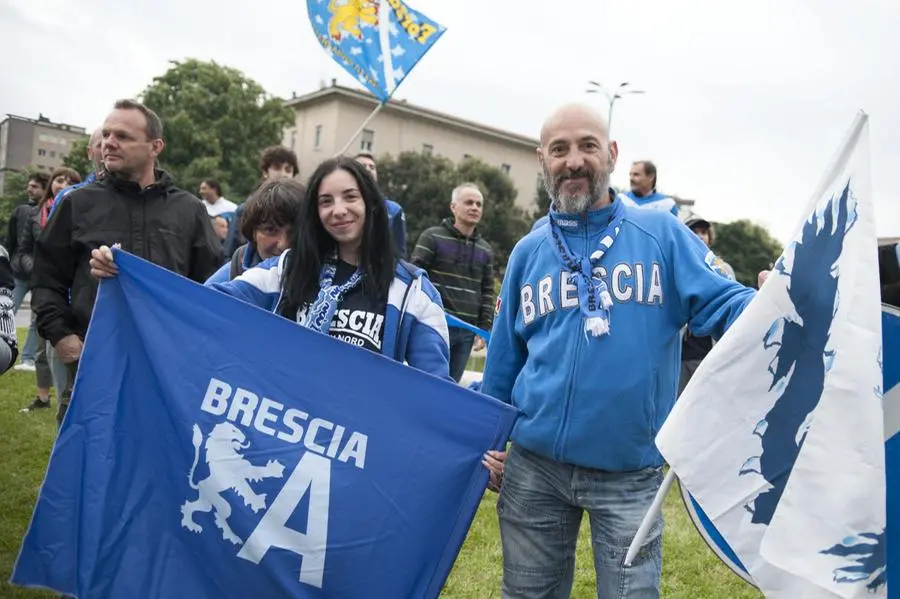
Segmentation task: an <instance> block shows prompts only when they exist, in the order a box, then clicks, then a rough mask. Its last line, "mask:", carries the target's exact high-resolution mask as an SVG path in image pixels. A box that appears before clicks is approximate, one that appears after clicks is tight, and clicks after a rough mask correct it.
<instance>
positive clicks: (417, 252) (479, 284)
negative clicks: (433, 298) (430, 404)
mask: <svg viewBox="0 0 900 599" xmlns="http://www.w3.org/2000/svg"><path fill="white" fill-rule="evenodd" d="M450 198H451V199H450V212H451V213H452V214H453V218H452V219H449V218H445V219H444V220H443V222H441V224H440V225H438V226H435V227H429V228H428V229H425V230H424V231H423V232H422V234H421V235H420V236H419V240H418V241H417V242H416V247H415V249H414V250H413V255H412V263H413V264H415V265H416V266H418V267H420V268H424V269H425V271H426V272H427V273H428V276H429V278H430V279H431V281H432V282H433V283H434V286H435V287H437V290H438V291H439V292H440V293H441V299H442V300H443V302H444V307H445V309H446V311H447V312H448V313H449V314H452V315H453V316H456V317H457V318H459V319H460V320H463V321H465V322H467V323H469V324H471V325H474V326H476V327H478V328H480V329H482V330H485V331H489V330H490V329H491V324H492V322H493V317H494V254H493V251H492V250H491V245H490V244H489V243H488V242H487V241H486V240H485V239H484V238H483V237H482V236H481V234H480V233H479V232H478V230H477V229H478V223H480V222H481V216H482V214H483V209H484V195H483V194H482V193H481V190H480V189H479V188H478V186H477V185H476V184H474V183H463V184H462V185H459V186H458V187H457V188H456V189H454V190H453V192H452V193H451V196H450ZM473 348H474V349H475V350H480V349H482V348H484V339H483V338H481V337H477V338H476V337H475V333H473V332H472V331H468V330H466V329H462V328H458V327H453V328H451V329H450V376H451V377H453V380H455V381H456V382H459V381H460V379H462V376H463V374H464V373H465V369H466V362H468V360H469V354H471V353H472V349H473Z"/></svg>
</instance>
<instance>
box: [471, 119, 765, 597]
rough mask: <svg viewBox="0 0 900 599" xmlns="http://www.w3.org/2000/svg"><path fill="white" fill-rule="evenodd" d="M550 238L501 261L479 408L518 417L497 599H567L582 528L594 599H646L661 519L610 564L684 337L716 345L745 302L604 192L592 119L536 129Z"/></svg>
mask: <svg viewBox="0 0 900 599" xmlns="http://www.w3.org/2000/svg"><path fill="white" fill-rule="evenodd" d="M540 141H541V145H540V147H539V148H538V149H537V158H538V163H539V164H540V166H541V169H542V171H543V179H544V186H545V187H546V190H547V193H548V194H549V196H550V198H551V200H552V206H551V209H550V214H549V217H550V218H549V222H548V224H547V225H546V226H543V227H541V228H539V229H537V230H535V231H532V232H531V233H530V234H528V235H527V236H526V237H525V238H523V239H522V240H521V241H520V242H519V243H518V244H517V245H516V247H515V248H514V249H513V252H512V255H511V256H510V258H509V263H508V265H507V269H506V274H505V277H504V280H503V286H502V290H501V293H500V299H499V301H498V302H497V310H496V316H495V318H494V327H493V332H492V334H491V341H490V345H489V347H488V352H487V363H486V365H485V372H484V379H483V384H482V392H483V393H486V394H488V395H491V396H493V397H495V398H497V399H499V400H501V401H504V402H507V403H511V404H513V405H515V406H516V407H518V408H519V409H520V410H521V414H520V416H519V418H518V420H517V422H516V426H515V428H514V430H513V433H512V436H511V441H512V442H511V445H510V448H509V453H508V454H507V453H503V452H489V453H488V454H487V455H486V456H485V459H484V463H485V466H486V467H487V468H488V469H489V470H490V471H491V478H490V486H491V488H493V489H495V490H497V489H499V492H500V497H499V500H498V503H497V514H498V516H499V519H500V535H501V540H502V544H503V589H502V596H503V597H504V599H559V598H563V597H569V596H570V594H571V590H572V584H573V579H574V573H575V547H576V543H577V539H578V531H579V527H580V524H581V520H582V518H583V515H584V513H585V512H587V514H588V517H589V518H590V523H591V543H592V546H593V550H594V568H595V569H596V572H597V597H598V598H600V599H612V598H620V597H629V598H635V599H644V598H656V597H659V588H660V573H661V571H662V544H661V535H662V527H663V523H662V518H661V517H660V518H659V519H658V521H657V522H655V523H654V525H653V527H652V528H651V530H650V532H649V534H648V535H647V539H646V541H645V544H644V545H643V547H642V548H641V551H640V552H639V553H638V556H637V558H636V559H635V560H634V563H633V564H632V565H631V566H630V567H628V568H626V567H624V566H623V565H622V564H623V561H624V558H625V554H626V552H627V550H628V546H629V544H630V542H631V539H632V538H634V536H635V533H636V532H637V529H638V526H639V525H640V522H641V519H642V518H643V517H644V515H645V514H646V513H647V510H648V508H649V507H650V504H651V503H652V501H653V498H654V496H655V495H656V492H657V490H658V489H659V486H660V483H661V482H662V479H663V458H662V456H661V455H660V453H659V451H657V449H656V446H655V445H654V438H655V437H656V433H657V431H658V430H659V429H660V427H661V426H662V424H663V421H664V420H665V419H666V416H667V415H668V413H669V411H670V410H671V408H672V406H673V405H674V403H675V397H676V392H677V389H678V378H679V374H680V353H681V336H680V331H681V328H682V327H683V326H685V325H688V326H689V327H690V329H691V331H692V332H693V333H694V334H696V335H701V336H705V335H713V336H714V337H716V338H718V337H719V336H721V335H722V334H723V333H724V332H725V330H726V329H727V328H728V327H729V326H731V324H732V323H733V322H734V321H735V320H736V319H737V317H738V316H739V315H740V313H741V312H742V311H743V310H744V308H745V307H746V306H747V305H748V303H749V302H750V301H751V300H752V298H753V297H754V295H755V292H754V291H753V290H752V289H748V288H747V287H744V286H743V285H741V284H740V283H737V282H734V281H730V280H728V279H726V278H724V277H722V276H720V275H719V274H718V273H717V272H715V271H714V270H713V269H712V267H710V266H709V264H710V263H712V261H711V256H710V252H709V250H708V249H707V248H706V246H704V245H703V243H702V242H701V241H700V240H699V239H697V237H696V236H695V235H694V234H693V233H691V231H690V230H689V229H688V228H687V227H685V226H684V225H683V224H681V223H680V222H678V221H677V220H676V219H674V218H672V217H671V216H670V215H668V214H666V213H665V212H662V211H656V210H642V209H639V208H637V207H633V206H626V205H624V203H623V201H622V200H621V199H619V198H616V195H615V193H614V192H613V191H612V190H610V188H609V178H610V175H611V174H612V171H613V169H614V168H615V166H616V159H617V157H618V146H617V145H616V142H614V141H611V140H610V139H609V134H608V128H607V125H606V122H605V121H604V119H603V118H602V117H601V116H600V115H599V114H597V112H596V111H594V110H593V109H592V108H590V107H587V106H584V105H580V104H571V105H566V106H563V107H562V108H560V109H559V110H557V111H555V112H554V113H553V114H552V115H550V117H549V118H548V119H547V120H546V122H545V123H544V126H543V128H542V129H541V139H540Z"/></svg>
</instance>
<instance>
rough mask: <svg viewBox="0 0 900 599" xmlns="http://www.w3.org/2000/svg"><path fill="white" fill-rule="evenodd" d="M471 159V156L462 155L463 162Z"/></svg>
mask: <svg viewBox="0 0 900 599" xmlns="http://www.w3.org/2000/svg"><path fill="white" fill-rule="evenodd" d="M471 157H472V156H471V155H469V154H463V160H468V159H469V158H471Z"/></svg>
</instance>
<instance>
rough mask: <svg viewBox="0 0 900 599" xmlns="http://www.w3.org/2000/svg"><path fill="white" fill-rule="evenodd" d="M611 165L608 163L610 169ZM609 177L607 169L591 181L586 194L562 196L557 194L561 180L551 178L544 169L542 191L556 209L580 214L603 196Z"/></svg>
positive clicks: (566, 212)
mask: <svg viewBox="0 0 900 599" xmlns="http://www.w3.org/2000/svg"><path fill="white" fill-rule="evenodd" d="M610 162H611V161H610ZM611 167H612V165H611V164H610V171H611V170H612V168H611ZM609 177H610V172H609V171H607V172H605V173H601V174H600V176H599V177H598V178H597V180H596V181H595V182H593V184H592V185H591V188H590V191H589V192H588V193H587V194H584V195H577V196H564V195H560V194H559V187H560V184H561V181H558V180H553V178H552V177H550V175H549V173H548V172H547V171H546V170H544V177H543V179H544V191H546V192H547V195H548V196H550V201H551V203H552V205H553V206H555V207H556V210H557V211H559V212H562V213H563V214H581V213H582V212H586V211H587V210H588V208H590V207H591V206H593V205H594V203H595V202H597V200H599V199H600V198H602V197H603V192H605V191H606V190H607V189H609ZM554 188H555V189H554Z"/></svg>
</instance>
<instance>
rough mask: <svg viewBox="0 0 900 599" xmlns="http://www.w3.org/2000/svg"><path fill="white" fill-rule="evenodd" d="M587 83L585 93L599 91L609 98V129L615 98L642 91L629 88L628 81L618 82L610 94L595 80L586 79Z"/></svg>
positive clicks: (641, 91)
mask: <svg viewBox="0 0 900 599" xmlns="http://www.w3.org/2000/svg"><path fill="white" fill-rule="evenodd" d="M588 83H589V84H590V85H591V89H588V90H586V91H587V93H589V94H596V93H598V92H599V93H601V94H603V95H604V96H606V99H607V100H609V116H608V117H607V123H606V125H607V127H609V128H610V129H612V115H613V106H614V105H615V103H616V100H618V99H619V98H621V97H623V96H627V95H629V94H643V93H644V91H643V90H640V89H631V88H629V87H628V86H629V83H628V82H627V81H624V82H622V83H620V84H619V87H617V88H616V90H615V91H614V92H613V93H612V94H610V93H609V92H608V91H606V89H605V88H604V87H603V85H602V84H600V83H597V82H596V81H588ZM626 88H627V89H626Z"/></svg>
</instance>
